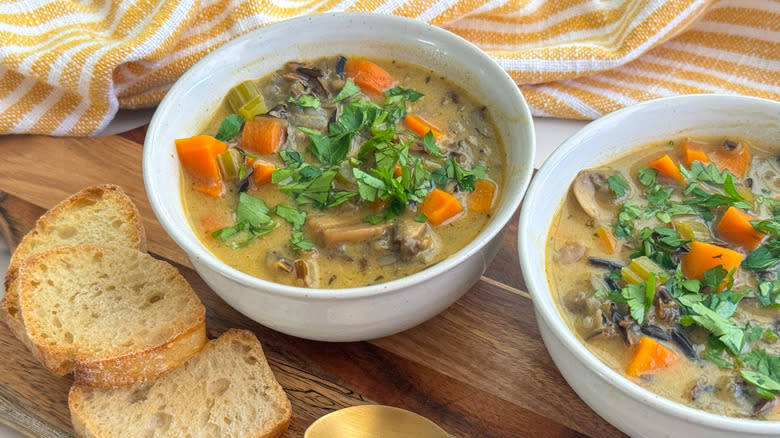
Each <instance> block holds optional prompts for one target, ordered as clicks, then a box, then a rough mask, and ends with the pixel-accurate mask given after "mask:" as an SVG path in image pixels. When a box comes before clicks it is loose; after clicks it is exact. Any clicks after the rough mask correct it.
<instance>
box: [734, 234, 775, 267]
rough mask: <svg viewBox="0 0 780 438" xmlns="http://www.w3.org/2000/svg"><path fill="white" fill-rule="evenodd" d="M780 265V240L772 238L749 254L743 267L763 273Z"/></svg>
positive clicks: (743, 262)
mask: <svg viewBox="0 0 780 438" xmlns="http://www.w3.org/2000/svg"><path fill="white" fill-rule="evenodd" d="M778 263H780V238H777V237H772V238H771V239H769V240H768V241H767V242H766V243H764V244H763V245H761V246H759V247H758V248H756V249H755V250H753V251H752V252H751V253H750V254H748V256H747V257H745V260H743V261H742V265H741V266H742V267H743V268H745V269H750V270H753V271H763V270H767V269H769V268H771V267H773V266H775V265H777V264H778Z"/></svg>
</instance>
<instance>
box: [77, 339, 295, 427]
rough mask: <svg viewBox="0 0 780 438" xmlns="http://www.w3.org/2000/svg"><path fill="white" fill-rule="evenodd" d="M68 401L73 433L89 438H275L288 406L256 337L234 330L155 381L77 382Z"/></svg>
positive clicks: (287, 415)
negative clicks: (106, 384) (110, 384)
mask: <svg viewBox="0 0 780 438" xmlns="http://www.w3.org/2000/svg"><path fill="white" fill-rule="evenodd" d="M68 407H69V408H70V413H71V420H72V422H73V428H74V429H75V431H76V435H77V436H80V437H90V438H110V437H127V436H134V437H151V436H154V437H156V438H164V437H185V436H189V437H215V438H216V437H234V438H238V437H257V438H273V437H278V436H279V435H281V434H282V433H283V432H284V431H285V430H286V429H287V427H288V425H289V423H290V415H291V412H292V410H291V407H290V401H289V399H288V398H287V394H286V393H285V392H284V389H282V387H281V385H279V383H278V382H277V381H276V378H275V377H274V375H273V373H272V371H271V369H270V367H269V366H268V362H267V361H266V358H265V355H264V354H263V349H262V347H261V345H260V342H258V340H257V338H256V337H255V336H254V335H253V334H252V333H251V332H248V331H245V330H237V329H231V330H228V331H227V332H225V333H224V334H222V336H220V337H219V338H217V339H215V340H213V341H210V342H209V343H208V344H206V346H205V347H204V348H203V350H201V352H200V353H198V354H197V355H195V356H193V357H192V358H191V359H190V360H188V361H187V362H185V363H184V364H183V365H182V366H180V367H179V368H177V369H175V370H172V371H169V372H167V373H165V374H163V375H161V376H160V377H158V378H157V379H155V380H151V381H148V382H146V383H141V384H135V385H130V386H124V387H119V388H109V389H105V388H90V387H85V386H83V385H78V384H76V385H74V386H73V387H72V388H71V390H70V394H69V396H68Z"/></svg>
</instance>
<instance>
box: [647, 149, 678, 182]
mask: <svg viewBox="0 0 780 438" xmlns="http://www.w3.org/2000/svg"><path fill="white" fill-rule="evenodd" d="M647 167H649V168H651V169H655V170H657V171H658V173H661V174H664V175H666V176H668V177H669V178H672V179H674V180H676V181H677V182H679V183H680V184H682V183H684V182H685V178H684V177H683V174H682V172H680V168H679V167H678V166H677V164H676V163H675V162H674V161H672V159H671V158H670V157H669V155H664V156H663V157H661V158H659V159H657V160H655V161H653V162H651V163H650V164H648V165H647Z"/></svg>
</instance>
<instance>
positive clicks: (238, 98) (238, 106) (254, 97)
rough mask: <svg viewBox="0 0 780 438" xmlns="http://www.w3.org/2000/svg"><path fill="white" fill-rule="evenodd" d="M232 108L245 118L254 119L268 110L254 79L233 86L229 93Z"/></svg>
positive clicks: (229, 102) (228, 97)
mask: <svg viewBox="0 0 780 438" xmlns="http://www.w3.org/2000/svg"><path fill="white" fill-rule="evenodd" d="M227 102H228V105H229V106H230V109H231V110H232V111H233V112H235V113H238V115H240V116H241V117H243V118H244V119H245V120H252V119H254V118H255V116H256V115H258V114H264V113H265V112H266V108H265V102H263V96H262V95H261V94H260V91H259V90H258V89H257V84H255V83H254V81H244V82H242V83H240V84H238V85H236V86H235V87H233V88H232V89H231V90H230V91H229V92H228V95H227Z"/></svg>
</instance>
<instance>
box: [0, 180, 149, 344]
mask: <svg viewBox="0 0 780 438" xmlns="http://www.w3.org/2000/svg"><path fill="white" fill-rule="evenodd" d="M101 199H105V200H106V201H108V202H110V203H111V205H112V206H113V207H114V208H115V209H116V210H117V212H118V214H119V215H120V216H121V217H123V218H124V219H125V221H127V222H128V223H130V227H129V228H130V229H129V233H128V235H127V240H128V241H130V242H131V244H130V245H129V246H130V247H131V248H135V249H138V250H139V251H143V252H146V250H147V242H146V232H145V231H144V227H143V224H142V223H141V219H140V217H141V216H140V214H139V213H138V208H137V207H136V205H135V204H134V203H133V201H132V200H131V199H130V197H129V196H127V194H126V193H125V192H124V191H123V190H122V188H121V187H119V186H117V185H114V184H103V185H98V186H91V187H87V188H85V189H83V190H81V191H79V192H77V193H75V194H73V195H71V196H69V197H68V198H66V199H65V200H63V201H62V202H60V203H59V204H57V205H55V206H54V207H52V208H51V209H50V210H49V211H47V212H46V213H44V214H43V216H41V217H40V218H38V220H37V221H36V222H35V226H34V227H33V229H32V230H30V231H29V232H28V233H27V234H26V235H25V236H24V237H23V238H22V240H21V242H19V245H17V247H16V249H15V250H14V252H13V254H12V255H11V261H10V263H9V265H8V271H7V272H6V276H5V280H4V282H3V285H4V288H5V295H4V296H3V298H2V300H0V321H2V322H4V323H5V324H6V325H7V326H8V327H9V328H10V329H11V332H12V333H13V334H14V336H16V338H17V339H19V340H20V341H22V343H24V344H25V345H26V346H27V347H28V348H30V347H31V343H30V340H29V339H28V338H27V334H26V330H25V328H24V321H23V320H22V317H21V315H20V313H19V291H18V290H17V287H18V282H17V277H18V275H19V272H18V271H19V268H20V267H21V265H22V263H23V262H24V261H25V260H26V259H27V258H28V257H29V256H31V255H33V254H35V253H36V252H38V251H35V250H34V247H35V245H36V242H37V241H38V240H39V239H42V238H45V237H46V235H47V233H49V228H50V227H52V226H53V225H55V224H56V223H57V222H58V221H59V220H61V219H64V218H66V217H67V216H68V215H69V214H70V213H71V212H72V211H74V210H75V209H78V208H79V206H80V205H83V204H84V203H85V202H97V201H98V200H101ZM63 243H64V241H63ZM83 243H101V242H83ZM103 243H110V242H103ZM63 246H65V245H63ZM55 247H57V246H54V247H52V248H55ZM47 249H51V248H47Z"/></svg>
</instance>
